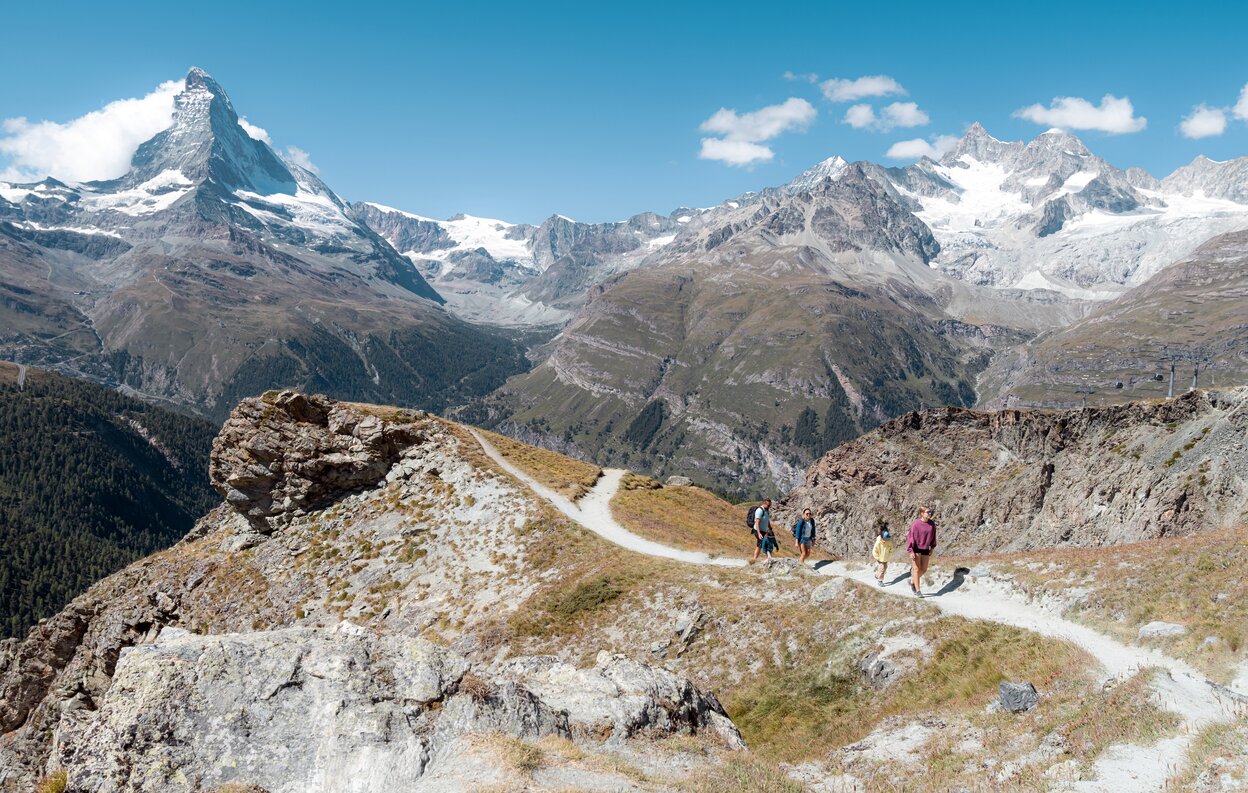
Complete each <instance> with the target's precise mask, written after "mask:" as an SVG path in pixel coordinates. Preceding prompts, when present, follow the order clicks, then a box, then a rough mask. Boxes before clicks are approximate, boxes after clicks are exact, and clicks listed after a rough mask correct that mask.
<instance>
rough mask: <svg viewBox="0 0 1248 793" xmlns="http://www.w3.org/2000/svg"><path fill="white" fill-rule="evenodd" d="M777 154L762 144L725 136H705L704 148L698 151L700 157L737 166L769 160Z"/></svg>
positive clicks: (703, 140)
mask: <svg viewBox="0 0 1248 793" xmlns="http://www.w3.org/2000/svg"><path fill="white" fill-rule="evenodd" d="M775 156H776V153H775V152H773V151H772V150H771V149H770V148H769V147H767V146H763V145H762V144H759V143H750V142H749V141H748V140H724V139H723V138H703V139H702V149H701V150H700V151H699V152H698V158H699V159H702V160H719V161H720V162H722V163H727V164H728V165H737V166H742V165H753V164H755V163H760V162H767V161H768V160H770V159H772V158H773V157H775Z"/></svg>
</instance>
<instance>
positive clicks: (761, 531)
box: [750, 498, 780, 562]
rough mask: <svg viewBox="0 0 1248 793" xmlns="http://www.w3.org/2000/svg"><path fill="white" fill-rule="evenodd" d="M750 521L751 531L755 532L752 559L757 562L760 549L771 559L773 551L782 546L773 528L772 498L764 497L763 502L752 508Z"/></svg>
mask: <svg viewBox="0 0 1248 793" xmlns="http://www.w3.org/2000/svg"><path fill="white" fill-rule="evenodd" d="M750 522H751V523H752V524H753V527H752V528H751V529H750V531H752V532H753V534H754V557H753V558H752V559H750V561H751V562H757V561H758V554H759V552H760V551H761V552H762V553H765V554H767V558H768V559H770V558H771V552H772V551H774V550H776V549H778V548H779V547H780V546H779V544H778V543H777V542H776V534H775V532H773V531H772V530H771V499H770V498H764V499H763V503H762V504H760V505H759V506H757V507H754V508H752V509H751V511H750Z"/></svg>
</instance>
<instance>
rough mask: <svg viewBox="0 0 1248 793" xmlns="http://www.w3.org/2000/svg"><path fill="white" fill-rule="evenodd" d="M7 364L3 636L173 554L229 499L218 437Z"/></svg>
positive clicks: (2, 389)
mask: <svg viewBox="0 0 1248 793" xmlns="http://www.w3.org/2000/svg"><path fill="white" fill-rule="evenodd" d="M17 375H18V369H17V367H16V366H14V365H12V364H7V363H0V448H3V449H4V453H3V454H2V455H0V548H3V549H4V553H3V554H0V636H17V635H20V634H22V633H24V632H25V630H26V629H27V628H28V627H29V626H30V625H31V624H33V623H34V622H35V621H36V620H39V619H41V618H43V617H46V616H49V615H51V614H54V613H56V611H57V610H59V609H60V608H61V607H62V606H63V605H65V603H66V602H67V601H68V600H69V599H70V598H72V597H74V596H75V595H77V594H78V593H79V592H81V591H83V590H84V589H86V588H87V587H88V586H89V585H91V584H92V583H93V582H95V581H97V580H98V579H100V578H102V577H104V576H105V575H108V574H109V573H112V572H113V571H115V570H118V569H120V568H122V567H124V566H125V565H126V564H128V563H129V562H132V561H134V560H135V559H137V558H139V557H141V556H144V555H146V554H149V553H151V552H152V551H155V550H159V549H160V548H164V547H166V546H168V545H171V544H172V543H173V542H175V541H176V540H177V539H178V538H179V537H181V536H182V535H183V534H185V533H186V532H187V530H189V529H190V528H191V526H192V525H193V524H194V522H195V519H196V518H197V517H199V516H200V515H202V514H203V513H204V512H206V511H208V509H209V508H211V506H212V505H213V503H214V502H216V501H217V498H218V497H217V495H216V493H215V492H214V491H213V490H212V488H211V487H209V486H208V477H207V465H208V451H209V448H210V446H211V444H212V438H213V436H214V435H215V433H216V428H215V427H213V425H211V424H209V423H208V422H206V421H203V420H200V419H194V418H188V417H186V416H183V415H180V414H177V413H172V412H170V411H167V410H162V409H160V408H156V407H152V406H151V405H147V404H144V403H142V402H139V401H138V400H135V399H131V398H129V397H125V396H122V395H121V394H118V393H116V392H114V391H109V390H107V389H104V388H100V387H99V386H95V385H92V384H90V383H85V382H82V381H78V380H71V379H68V378H65V377H61V376H59V375H53V374H48V373H45V372H40V371H35V370H27V377H26V383H25V388H24V389H23V390H19V389H18V386H17Z"/></svg>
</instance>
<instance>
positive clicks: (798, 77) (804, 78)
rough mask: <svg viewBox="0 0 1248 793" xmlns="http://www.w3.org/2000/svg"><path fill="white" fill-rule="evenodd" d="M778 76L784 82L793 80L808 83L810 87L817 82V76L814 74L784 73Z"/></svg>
mask: <svg viewBox="0 0 1248 793" xmlns="http://www.w3.org/2000/svg"><path fill="white" fill-rule="evenodd" d="M780 76H781V77H783V78H784V79H786V80H795V81H797V82H801V83H810V84H811V85H814V84H815V83H817V82H819V75H817V74H815V73H814V72H785V73H784V74H782V75H780Z"/></svg>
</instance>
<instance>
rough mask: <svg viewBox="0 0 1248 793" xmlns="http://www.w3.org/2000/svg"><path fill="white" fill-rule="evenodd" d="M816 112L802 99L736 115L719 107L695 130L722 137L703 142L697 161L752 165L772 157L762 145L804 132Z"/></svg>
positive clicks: (794, 99)
mask: <svg viewBox="0 0 1248 793" xmlns="http://www.w3.org/2000/svg"><path fill="white" fill-rule="evenodd" d="M816 115H818V111H816V110H815V108H814V106H813V105H811V104H810V102H807V101H806V100H805V99H799V98H797V97H789V98H788V99H786V100H785V101H784V102H782V103H780V104H778V105H768V106H767V107H764V108H760V109H758V110H754V111H752V112H749V113H737V111H735V110H729V109H727V108H723V107H721V108H720V109H719V110H717V111H715V114H714V115H712V116H711V117H710V118H708V119H707V120H706V121H703V122H702V124H701V125H700V126H699V127H698V129H700V130H701V131H703V132H710V133H713V134H718V135H722V136H723V137H721V138H703V139H702V149H701V151H699V152H698V157H699V158H700V159H703V160H719V161H721V162H724V163H727V164H728V165H752V164H753V163H756V162H765V161H766V160H770V159H771V158H772V157H774V156H775V153H774V152H773V151H772V150H771V149H770V148H769V147H767V146H763V145H760V144H762V143H763V142H765V141H769V140H771V139H772V138H774V137H776V136H777V135H780V134H781V133H783V132H788V131H790V130H804V129H806V127H808V126H809V125H810V122H812V121H814V120H815V116H816Z"/></svg>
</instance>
